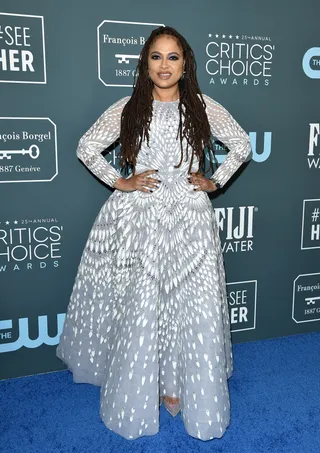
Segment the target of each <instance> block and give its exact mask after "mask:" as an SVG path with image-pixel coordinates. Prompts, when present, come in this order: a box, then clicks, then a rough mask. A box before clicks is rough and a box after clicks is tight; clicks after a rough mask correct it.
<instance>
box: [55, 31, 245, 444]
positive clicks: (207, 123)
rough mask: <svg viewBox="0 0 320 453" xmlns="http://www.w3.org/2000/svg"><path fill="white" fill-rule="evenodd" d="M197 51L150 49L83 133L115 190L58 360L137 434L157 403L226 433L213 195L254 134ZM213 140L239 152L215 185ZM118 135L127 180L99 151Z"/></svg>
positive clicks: (78, 286) (117, 425)
mask: <svg viewBox="0 0 320 453" xmlns="http://www.w3.org/2000/svg"><path fill="white" fill-rule="evenodd" d="M195 68H196V66H195V59H194V54H193V52H192V50H191V48H190V46H189V45H188V43H187V42H186V40H185V39H184V38H183V37H182V36H181V35H180V34H179V33H178V32H176V31H175V30H174V29H172V28H170V27H160V28H158V29H156V30H154V31H153V32H152V33H151V36H150V37H149V39H148V40H147V41H146V43H145V46H144V47H143V49H142V52H141V55H140V58H139V63H138V67H137V71H138V77H137V81H136V85H135V88H134V90H133V93H132V96H131V97H129V96H128V97H125V98H123V99H120V100H119V101H118V102H116V103H115V104H114V105H112V106H111V107H110V108H108V109H107V110H106V111H105V112H104V113H103V114H102V116H101V117H100V118H99V119H98V120H97V122H96V123H95V124H94V125H93V126H92V127H91V128H90V129H89V131H88V132H87V133H86V134H85V135H84V136H83V137H82V138H81V140H80V142H79V147H78V150H77V155H78V157H79V158H80V159H81V160H82V161H83V162H84V164H85V165H86V166H87V167H88V168H89V169H90V170H91V172H92V173H94V174H95V175H96V176H97V177H98V178H100V179H101V180H102V181H103V182H105V183H106V184H108V185H109V186H111V187H114V188H115V189H116V190H115V191H114V193H113V194H112V195H111V196H110V197H109V199H108V200H107V202H106V203H105V204H104V205H103V207H102V209H101V211H100V213H99V214H98V216H97V218H96V220H95V222H94V225H93V228H92V230H91V232H90V235H89V238H88V241H87V243H86V246H85V249H84V252H83V255H82V258H81V262H80V265H79V269H78V274H77V277H76V280H75V284H74V287H73V292H72V295H71V300H70V303H69V306H68V313H67V317H66V322H65V325H64V330H63V333H62V335H61V338H60V344H59V346H58V348H57V355H58V357H60V358H61V359H62V360H63V361H64V362H65V363H66V364H67V366H68V367H69V369H70V370H71V371H72V372H73V377H74V381H75V382H86V383H91V384H95V385H98V386H101V409H100V415H101V418H102V420H103V421H104V423H105V424H106V426H107V427H108V428H109V429H111V430H113V431H115V432H117V433H118V434H120V435H122V436H123V437H125V438H127V439H135V438H138V437H141V436H145V435H153V434H156V433H157V432H158V430H159V403H160V404H161V402H162V401H163V402H164V405H165V407H166V408H167V410H169V412H170V413H171V414H172V415H176V414H177V413H178V412H179V411H180V410H181V416H182V418H183V422H184V424H185V427H186V430H187V432H188V433H189V434H190V435H191V436H193V437H196V438H199V439H202V440H208V439H212V438H214V437H221V436H222V435H223V433H224V432H225V430H226V428H227V427H228V425H229V417H230V414H229V394H228V385H227V379H228V378H229V377H230V376H231V374H232V351H231V341H230V327H229V315H228V307H227V297H226V284H225V274H224V267H223V258H222V251H221V245H220V239H219V234H218V228H217V225H216V221H215V217H214V212H213V208H212V205H211V202H210V200H209V197H208V195H207V192H213V191H215V190H217V189H218V188H220V187H223V186H224V185H225V183H226V182H227V180H228V179H229V178H230V177H231V176H232V175H233V174H234V173H235V171H236V170H237V169H238V168H239V167H240V165H241V164H242V162H244V160H245V159H246V158H247V156H248V154H249V152H250V143H249V137H248V135H247V134H246V133H245V132H244V131H243V130H242V129H241V127H240V126H239V125H238V124H237V122H236V121H235V120H234V119H233V118H232V116H231V115H230V114H229V113H228V112H227V111H226V110H225V109H224V108H223V107H222V106H221V105H220V104H218V103H217V102H216V101H214V100H212V99H211V98H209V97H208V96H205V95H202V94H201V92H200V89H199V86H198V83H197V79H196V70H195ZM211 134H212V135H214V136H215V137H216V138H217V139H219V140H220V141H222V142H224V144H225V145H226V146H227V147H228V148H229V150H230V151H229V153H228V156H227V158H226V160H225V161H224V163H223V164H222V165H221V166H220V167H219V168H218V170H217V171H216V172H215V173H214V177H211V178H206V177H205V176H204V175H203V174H202V173H201V172H200V171H199V170H201V169H202V168H203V164H204V151H203V150H204V148H208V149H209V150H211V151H213V145H212V142H211ZM119 137H120V143H121V154H122V161H123V164H124V166H128V165H131V166H132V168H133V172H132V173H131V174H130V176H129V177H127V178H123V177H122V176H121V174H120V173H119V172H118V171H117V170H115V169H114V168H113V167H112V166H111V165H110V164H108V163H107V162H106V160H105V159H104V158H103V157H102V155H101V154H100V153H101V152H102V151H103V150H104V149H105V148H106V147H108V146H110V145H111V144H112V143H113V142H115V141H116V139H117V138H119Z"/></svg>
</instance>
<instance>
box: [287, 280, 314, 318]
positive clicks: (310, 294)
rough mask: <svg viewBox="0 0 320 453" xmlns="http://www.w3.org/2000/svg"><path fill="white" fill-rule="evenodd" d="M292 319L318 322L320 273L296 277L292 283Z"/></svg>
mask: <svg viewBox="0 0 320 453" xmlns="http://www.w3.org/2000/svg"><path fill="white" fill-rule="evenodd" d="M292 319H293V320H294V321H295V322H296V323H297V324H299V323H302V322H312V321H320V273H315V274H302V275H298V277H297V278H296V279H295V281H294V283H293V302H292Z"/></svg>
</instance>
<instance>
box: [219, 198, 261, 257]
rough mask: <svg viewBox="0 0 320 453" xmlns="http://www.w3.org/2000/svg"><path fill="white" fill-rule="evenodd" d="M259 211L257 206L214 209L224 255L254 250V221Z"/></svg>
mask: <svg viewBox="0 0 320 453" xmlns="http://www.w3.org/2000/svg"><path fill="white" fill-rule="evenodd" d="M257 211H258V208H257V207H255V206H239V207H228V208H214V213H215V217H216V221H217V225H218V228H219V230H220V239H221V246H222V251H223V253H228V252H250V251H252V250H253V245H254V241H253V219H254V215H255V213H256V212H257Z"/></svg>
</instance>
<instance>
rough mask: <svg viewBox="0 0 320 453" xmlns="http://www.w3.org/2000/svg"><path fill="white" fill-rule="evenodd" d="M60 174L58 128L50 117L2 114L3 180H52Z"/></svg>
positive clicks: (0, 153)
mask: <svg viewBox="0 0 320 453" xmlns="http://www.w3.org/2000/svg"><path fill="white" fill-rule="evenodd" d="M57 174H58V152H57V130H56V125H55V123H54V122H53V121H52V120H51V119H49V118H9V117H1V118H0V183H19V182H20V183H21V182H50V181H52V180H53V179H54V178H55V177H56V176H57Z"/></svg>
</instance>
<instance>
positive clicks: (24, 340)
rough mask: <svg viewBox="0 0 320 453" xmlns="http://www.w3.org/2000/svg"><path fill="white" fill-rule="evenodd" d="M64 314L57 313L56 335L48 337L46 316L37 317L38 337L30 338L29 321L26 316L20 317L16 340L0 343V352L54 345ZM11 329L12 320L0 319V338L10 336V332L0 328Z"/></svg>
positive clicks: (59, 332) (58, 336)
mask: <svg viewBox="0 0 320 453" xmlns="http://www.w3.org/2000/svg"><path fill="white" fill-rule="evenodd" d="M65 317H66V314H65V313H59V314H57V335H56V336H55V337H49V335H48V316H46V315H44V316H39V317H38V338H36V339H34V340H31V339H30V337H29V322H28V318H20V319H19V320H18V323H19V336H18V339H17V340H16V341H13V342H7V343H4V344H0V352H12V351H16V350H17V349H20V348H22V346H25V347H26V348H38V347H39V346H41V345H42V344H47V345H49V346H54V345H56V344H58V343H59V338H60V335H61V333H62V328H63V323H64V320H65ZM9 329H12V320H11V319H8V320H5V321H0V339H6V338H11V332H2V333H1V330H9Z"/></svg>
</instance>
